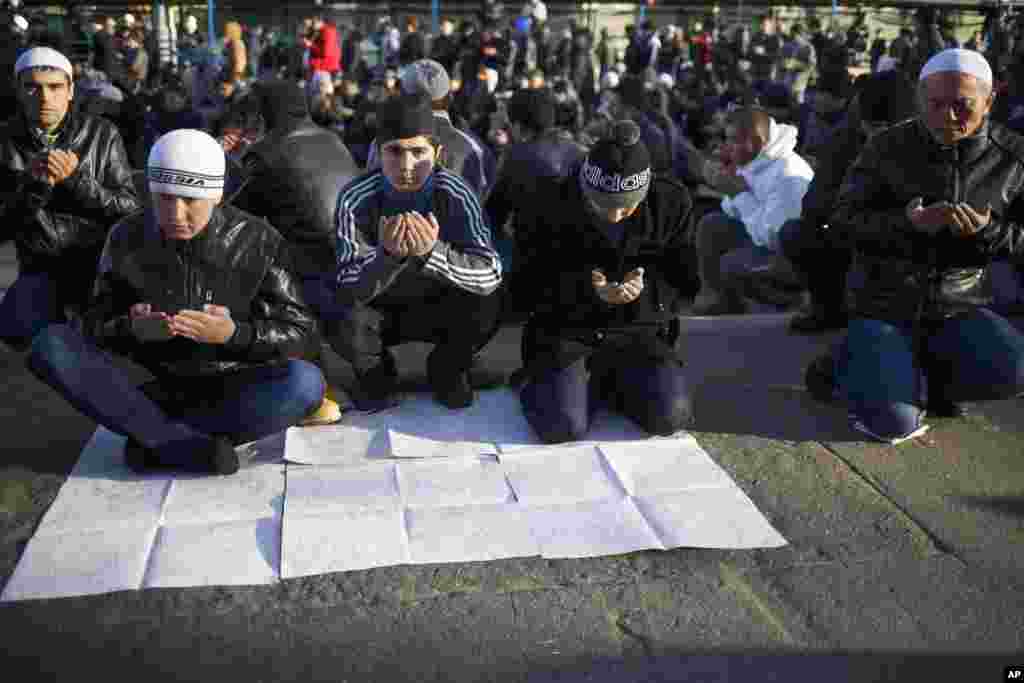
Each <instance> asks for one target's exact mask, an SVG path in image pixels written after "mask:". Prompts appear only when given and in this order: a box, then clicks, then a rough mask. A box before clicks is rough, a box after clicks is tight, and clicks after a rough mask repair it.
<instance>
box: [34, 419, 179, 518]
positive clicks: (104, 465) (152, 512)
mask: <svg viewBox="0 0 1024 683" xmlns="http://www.w3.org/2000/svg"><path fill="white" fill-rule="evenodd" d="M124 441H125V439H124V437H121V436H117V435H116V434H113V433H111V432H109V431H107V430H105V429H99V430H97V431H96V433H95V434H94V435H93V437H92V438H91V439H90V440H89V442H88V443H87V444H86V446H85V450H84V451H83V452H82V457H81V459H80V460H79V462H78V463H77V464H76V465H75V468H74V470H73V471H72V473H71V475H70V476H69V477H68V479H67V481H65V482H64V485H63V486H61V489H60V492H59V494H58V496H57V499H56V500H54V502H53V504H52V505H50V509H49V510H47V511H46V515H45V516H44V517H43V520H42V522H40V524H39V528H38V529H37V530H36V535H47V534H54V533H61V534H65V533H72V532H75V533H85V532H89V531H104V530H108V531H109V530H113V529H116V528H117V527H118V526H120V525H124V524H131V525H135V526H138V527H142V528H145V529H155V528H156V526H157V525H158V524H159V522H160V513H161V507H162V505H163V501H164V498H165V496H166V495H167V492H168V490H169V488H170V486H171V477H170V475H149V476H145V477H139V476H138V475H136V474H133V473H132V471H131V470H129V469H128V466H127V465H125V464H124Z"/></svg>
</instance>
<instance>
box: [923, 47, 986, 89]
mask: <svg viewBox="0 0 1024 683" xmlns="http://www.w3.org/2000/svg"><path fill="white" fill-rule="evenodd" d="M943 71H959V72H960V73H963V74H968V75H970V76H974V77H975V78H977V79H978V80H979V81H983V82H985V83H988V84H989V85H991V84H992V67H991V66H989V64H988V60H986V59H985V58H984V57H983V56H982V55H981V53H979V52H975V51H974V50H964V49H962V48H950V49H948V50H943V51H942V52H940V53H938V54H937V55H935V56H934V57H932V58H931V59H929V60H928V61H927V62H926V63H925V65H924V68H923V69H921V76H920V78H919V80H922V81H923V80H924V79H926V78H928V77H929V76H931V75H932V74H937V73H940V72H943Z"/></svg>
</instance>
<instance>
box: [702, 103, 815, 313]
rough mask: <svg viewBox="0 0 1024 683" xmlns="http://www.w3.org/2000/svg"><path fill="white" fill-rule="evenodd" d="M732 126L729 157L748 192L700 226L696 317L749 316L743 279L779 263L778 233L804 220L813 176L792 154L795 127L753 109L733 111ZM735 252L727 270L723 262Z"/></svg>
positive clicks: (729, 198) (726, 203)
mask: <svg viewBox="0 0 1024 683" xmlns="http://www.w3.org/2000/svg"><path fill="white" fill-rule="evenodd" d="M728 121H729V122H728V125H727V126H726V137H727V140H728V143H727V145H728V157H729V160H730V161H731V164H732V169H735V170H734V171H733V172H734V173H735V174H736V175H737V176H738V177H739V178H741V179H742V180H743V183H742V184H740V185H739V188H746V189H743V190H741V191H740V192H738V193H737V194H734V195H732V196H727V197H726V198H725V199H723V200H722V211H721V212H717V211H716V212H712V213H709V214H707V215H705V216H704V217H703V218H702V219H701V221H700V223H699V224H698V225H697V257H698V263H699V266H700V280H701V291H700V294H699V295H698V297H697V301H696V302H695V303H694V306H693V314H694V315H729V314H739V313H744V312H745V311H746V305H745V303H744V301H743V296H742V294H741V282H740V281H739V276H740V275H742V274H743V273H744V272H746V271H750V270H753V269H754V268H755V267H757V266H759V265H763V264H764V262H765V261H768V260H775V259H776V258H777V256H778V254H779V229H780V228H781V227H782V224H783V223H785V222H786V221H788V220H792V219H794V218H797V217H799V216H800V201H801V200H802V199H803V196H804V193H805V192H806V191H807V187H808V185H810V182H811V178H812V177H814V171H812V170H811V167H810V166H808V165H807V162H806V161H804V160H803V159H802V158H800V156H799V155H798V154H797V153H796V152H794V151H793V149H794V148H795V147H796V128H795V127H793V126H790V125H787V124H780V123H776V122H775V119H773V118H772V117H770V116H769V115H768V114H767V113H765V112H764V111H763V110H761V109H757V108H754V107H750V108H744V109H738V110H736V111H734V112H733V113H732V114H730V116H729V120H728ZM732 169H727V171H728V170H732ZM739 188H735V189H739ZM738 250H743V251H738ZM733 251H736V252H737V253H736V254H732V255H730V256H729V259H730V261H731V263H730V264H729V268H728V270H727V271H725V270H724V269H723V263H722V260H723V259H722V257H723V256H726V255H727V254H729V252H733Z"/></svg>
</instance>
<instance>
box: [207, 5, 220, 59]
mask: <svg viewBox="0 0 1024 683" xmlns="http://www.w3.org/2000/svg"><path fill="white" fill-rule="evenodd" d="M216 13H217V4H216V3H215V2H214V0H206V34H207V36H208V38H207V43H206V44H207V45H208V46H209V48H210V54H211V55H212V54H213V53H214V52H215V49H214V44H215V43H216V42H217V25H216V22H215V21H214V15H215V14H216Z"/></svg>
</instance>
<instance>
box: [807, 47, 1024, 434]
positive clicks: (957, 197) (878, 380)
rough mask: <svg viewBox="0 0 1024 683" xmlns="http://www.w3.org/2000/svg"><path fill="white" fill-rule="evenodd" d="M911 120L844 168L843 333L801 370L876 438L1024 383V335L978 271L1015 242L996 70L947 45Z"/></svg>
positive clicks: (1018, 158) (1015, 141) (1011, 152)
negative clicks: (836, 345) (831, 350)
mask: <svg viewBox="0 0 1024 683" xmlns="http://www.w3.org/2000/svg"><path fill="white" fill-rule="evenodd" d="M917 95H918V104H919V111H920V112H921V113H920V114H919V115H918V117H917V118H915V119H912V120H910V121H907V122H905V123H901V124H899V125H896V126H893V127H891V128H888V129H886V130H885V131H883V132H881V133H879V134H877V135H876V136H874V137H872V138H871V139H870V140H869V141H868V143H867V144H866V145H865V147H864V149H863V151H862V152H861V154H860V156H859V157H858V158H857V160H856V162H855V163H854V164H853V166H852V167H851V168H850V170H849V171H848V172H847V174H846V179H845V181H844V183H843V187H842V189H841V190H840V193H839V198H838V200H837V202H836V209H835V213H834V215H833V217H832V223H833V225H836V226H838V227H839V229H840V230H842V231H844V233H845V234H847V235H848V237H849V239H850V241H851V243H852V244H853V246H854V250H855V258H854V269H853V274H854V277H853V278H851V282H852V286H851V292H850V294H851V297H850V299H851V303H852V306H853V308H852V314H851V316H850V326H849V335H848V337H847V339H846V341H845V342H844V344H843V345H842V346H841V348H840V350H839V352H838V353H837V354H836V357H835V358H834V359H833V357H832V355H831V354H830V355H826V356H823V357H821V358H820V359H818V360H816V361H815V362H814V363H812V365H811V367H810V368H809V370H808V374H807V382H808V389H809V390H810V391H811V392H812V394H813V395H814V396H816V397H819V398H822V399H824V400H832V399H833V398H842V399H845V401H846V403H847V406H848V410H849V414H850V416H851V418H852V419H853V421H854V426H855V427H857V428H858V429H860V430H861V431H863V432H866V433H867V434H868V435H869V436H872V437H875V438H878V439H880V440H883V441H889V440H894V439H901V438H904V437H908V436H910V435H912V434H913V433H914V432H915V431H917V430H918V429H919V428H920V427H921V426H922V422H923V419H924V417H925V413H926V412H927V413H928V414H931V415H935V416H939V417H957V416H959V415H961V414H962V406H960V403H961V402H964V401H987V400H998V399H1007V398H1011V397H1014V396H1019V395H1020V394H1021V393H1022V392H1024V335H1022V334H1021V333H1020V332H1019V331H1018V330H1017V329H1016V328H1015V327H1014V326H1013V325H1012V324H1011V323H1010V322H1009V321H1008V320H1006V319H1004V318H1002V317H1000V316H999V315H997V314H995V313H993V312H992V310H991V309H990V308H989V304H990V302H991V296H990V295H989V294H988V293H987V292H986V291H985V287H984V284H983V283H984V279H985V271H986V270H987V269H988V266H989V264H990V263H992V262H993V261H994V260H995V259H998V258H1001V257H1008V258H1011V259H1012V258H1020V256H1021V254H1022V253H1024V228H1022V225H1024V187H1022V185H1021V178H1022V177H1024V138H1022V137H1021V136H1019V135H1017V134H1015V133H1013V132H1011V131H1009V130H1008V129H1007V128H1005V127H1004V126H1002V125H1000V124H999V123H997V122H995V121H992V120H991V118H990V112H991V111H992V105H993V103H994V102H995V97H996V95H995V90H994V89H993V80H992V69H991V67H990V66H989V64H988V62H987V61H986V60H985V58H984V57H983V56H982V55H980V54H979V53H977V52H973V51H971V50H960V49H950V50H944V51H943V52H940V53H938V54H937V55H935V56H933V57H932V58H931V59H930V60H928V62H927V63H926V64H925V66H924V68H923V69H922V70H921V74H920V76H919V79H918V86H917Z"/></svg>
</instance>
